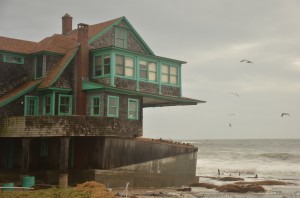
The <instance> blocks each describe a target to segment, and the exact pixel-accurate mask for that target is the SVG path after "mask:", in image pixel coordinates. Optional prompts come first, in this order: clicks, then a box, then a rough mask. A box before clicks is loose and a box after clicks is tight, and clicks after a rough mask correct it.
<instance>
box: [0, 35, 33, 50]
mask: <svg viewBox="0 0 300 198" xmlns="http://www.w3.org/2000/svg"><path fill="white" fill-rule="evenodd" d="M0 43H1V45H0V50H2V51H9V52H16V53H23V54H28V53H30V51H31V50H32V49H34V48H36V47H37V46H38V43H37V42H32V41H24V40H20V39H13V38H8V37H2V36H0Z"/></svg>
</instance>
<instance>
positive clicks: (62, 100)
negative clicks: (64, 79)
mask: <svg viewBox="0 0 300 198" xmlns="http://www.w3.org/2000/svg"><path fill="white" fill-rule="evenodd" d="M58 115H72V96H71V95H64V94H59V106H58Z"/></svg>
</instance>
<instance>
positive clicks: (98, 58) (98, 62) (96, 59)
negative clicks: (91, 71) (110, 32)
mask: <svg viewBox="0 0 300 198" xmlns="http://www.w3.org/2000/svg"><path fill="white" fill-rule="evenodd" d="M101 64H102V56H97V57H95V65H101Z"/></svg>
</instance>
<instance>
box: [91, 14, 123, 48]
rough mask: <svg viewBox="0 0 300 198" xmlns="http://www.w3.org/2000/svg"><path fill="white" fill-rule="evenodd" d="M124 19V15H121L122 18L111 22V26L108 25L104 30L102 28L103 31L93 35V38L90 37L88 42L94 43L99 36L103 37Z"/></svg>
mask: <svg viewBox="0 0 300 198" xmlns="http://www.w3.org/2000/svg"><path fill="white" fill-rule="evenodd" d="M122 20H123V17H121V18H120V19H118V20H117V21H115V22H114V23H113V24H111V25H110V26H108V27H107V28H105V29H104V30H102V31H101V32H99V33H98V34H96V35H95V36H93V37H92V38H90V39H89V41H88V43H89V44H91V43H93V42H94V41H95V40H97V39H98V38H99V37H101V36H102V35H103V34H105V33H106V32H107V31H109V30H111V29H112V28H113V27H114V26H116V25H118V24H119V23H120V22H121V21H122Z"/></svg>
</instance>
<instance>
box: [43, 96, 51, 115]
mask: <svg viewBox="0 0 300 198" xmlns="http://www.w3.org/2000/svg"><path fill="white" fill-rule="evenodd" d="M43 114H44V115H52V114H53V113H52V95H45V96H44V97H43Z"/></svg>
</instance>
